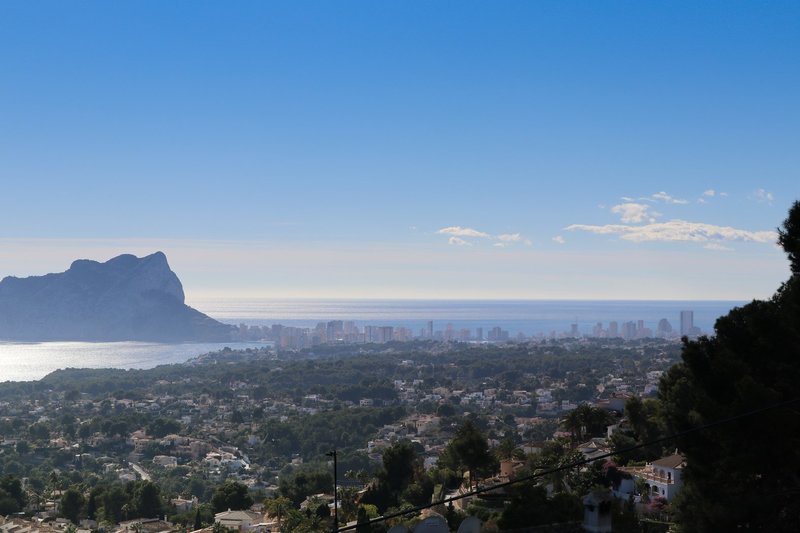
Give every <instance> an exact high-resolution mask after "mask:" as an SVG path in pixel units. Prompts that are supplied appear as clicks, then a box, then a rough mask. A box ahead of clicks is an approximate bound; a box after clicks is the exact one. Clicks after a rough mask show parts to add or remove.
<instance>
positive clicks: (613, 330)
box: [608, 320, 619, 338]
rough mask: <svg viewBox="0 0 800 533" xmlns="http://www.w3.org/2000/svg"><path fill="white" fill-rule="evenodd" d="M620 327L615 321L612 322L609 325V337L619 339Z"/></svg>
mask: <svg viewBox="0 0 800 533" xmlns="http://www.w3.org/2000/svg"><path fill="white" fill-rule="evenodd" d="M618 328H619V326H618V325H617V322H616V321H615V320H612V321H611V322H609V323H608V336H609V337H612V338H614V337H619V329H618Z"/></svg>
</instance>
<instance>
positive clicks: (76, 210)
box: [0, 0, 800, 302]
mask: <svg viewBox="0 0 800 533" xmlns="http://www.w3.org/2000/svg"><path fill="white" fill-rule="evenodd" d="M798 24H800V3H798V2H779V1H771V2H754V1H753V2H738V1H724V2H713V1H704V2H640V1H635V2H625V1H615V2H610V1H609V2H604V1H585V2H572V1H564V0H558V1H551V2H546V1H541V2H530V1H499V2H498V1H484V2H471V1H466V0H459V1H457V2H444V1H438V2H437V1H422V0H419V1H409V0H403V1H399V0H398V1H382V2H375V1H365V2H357V1H346V2H335V1H325V2H310V1H300V0H292V1H286V2H277V1H272V2H261V1H258V2H245V1H238V2H228V1H216V2H203V1H191V2H189V1H171V2H164V1H152V2H148V1H128V2H125V1H118V2H106V1H102V2H100V1H96V2H91V1H84V2H64V1H54V2H46V1H36V2H30V1H11V0H6V1H3V2H0V276H5V275H17V276H25V275H32V274H42V273H45V272H55V271H63V270H65V269H66V268H68V266H69V264H70V262H71V261H72V260H73V259H76V258H78V257H81V258H91V259H97V260H106V259H108V258H110V257H112V256H114V255H117V254H119V253H123V252H130V253H136V254H137V255H143V254H147V253H152V252H153V251H156V250H162V251H164V252H165V253H166V254H167V257H168V258H169V260H170V264H171V265H172V267H173V269H174V270H175V271H176V272H177V274H178V275H179V276H180V278H181V279H182V281H183V283H184V288H185V290H186V293H187V297H188V299H189V300H190V302H191V300H192V299H193V298H204V297H214V296H226V295H227V296H234V297H241V296H253V297H358V298H361V297H408V298H548V299H550V298H620V299H631V298H635V299H640V298H642V299H645V298H665V299H673V298H675V299H750V298H765V297H768V296H769V295H770V294H771V293H772V292H773V291H774V289H775V288H776V287H777V286H778V284H779V283H780V282H781V281H783V280H784V279H785V278H786V277H787V276H788V265H787V262H786V260H785V258H784V256H783V254H782V252H781V251H780V250H779V249H777V248H776V246H775V245H774V240H775V237H774V231H775V228H776V227H777V226H778V225H779V224H780V223H781V222H782V220H783V219H784V218H785V216H786V213H787V209H788V208H789V206H790V205H791V203H792V202H793V201H794V200H796V199H798V198H800V185H799V184H800V179H798V178H799V176H798V168H800V143H799V141H800V106H799V105H798V104H800V31H798V29H797V28H798Z"/></svg>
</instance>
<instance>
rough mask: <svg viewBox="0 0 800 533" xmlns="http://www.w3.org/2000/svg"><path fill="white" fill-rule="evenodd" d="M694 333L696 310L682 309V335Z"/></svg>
mask: <svg viewBox="0 0 800 533" xmlns="http://www.w3.org/2000/svg"><path fill="white" fill-rule="evenodd" d="M693 333H694V311H681V336H684V335H692V334H693Z"/></svg>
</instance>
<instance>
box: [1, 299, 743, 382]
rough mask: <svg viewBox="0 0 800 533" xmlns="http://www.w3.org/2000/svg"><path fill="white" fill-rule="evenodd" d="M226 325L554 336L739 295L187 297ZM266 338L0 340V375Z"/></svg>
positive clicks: (178, 357)
mask: <svg viewBox="0 0 800 533" xmlns="http://www.w3.org/2000/svg"><path fill="white" fill-rule="evenodd" d="M187 303H188V304H189V305H192V306H193V307H195V308H197V309H199V310H200V311H202V312H204V313H206V314H208V315H209V316H211V317H213V318H216V319H217V320H220V321H222V322H225V323H228V324H242V323H244V324H248V325H258V326H269V325H272V324H283V325H285V326H295V327H315V326H316V325H317V324H318V323H319V322H325V321H331V320H342V321H353V322H355V324H356V325H357V326H359V327H363V326H366V325H374V326H395V327H405V328H409V329H410V330H411V331H412V332H413V333H414V334H418V333H419V331H420V330H421V329H422V328H425V327H426V325H427V322H428V321H433V323H434V330H443V329H445V328H446V327H447V325H448V324H450V325H452V327H453V328H454V329H456V330H460V329H470V330H472V331H475V329H476V328H482V329H483V332H484V335H485V334H486V333H487V332H488V330H489V329H490V328H492V327H496V326H497V327H500V328H502V329H504V330H507V331H509V334H510V335H511V336H512V338H513V337H514V336H516V335H517V334H523V335H526V336H536V335H551V334H554V335H556V336H557V335H559V334H561V333H563V332H566V331H569V330H570V328H571V324H573V323H577V324H578V331H579V332H580V333H581V334H589V333H590V332H591V329H592V327H593V326H594V325H595V324H597V323H598V322H599V323H601V324H602V325H603V327H607V326H608V323H609V322H611V321H616V322H618V323H619V324H620V325H621V324H622V323H623V322H627V321H638V320H642V321H643V322H644V325H645V327H649V328H651V329H653V330H655V328H656V325H657V323H658V321H659V320H660V319H662V318H666V319H667V320H669V321H670V323H671V324H672V326H673V328H679V325H680V319H679V317H680V312H681V311H685V310H690V311H693V313H694V325H696V326H698V327H699V328H700V329H701V330H703V332H704V333H712V332H713V325H714V322H715V321H716V319H717V318H718V317H720V316H722V315H724V314H726V313H727V312H728V311H730V309H732V308H733V307H736V306H738V305H741V304H743V303H744V302H737V301H678V300H670V301H646V300H627V301H625V300H493V301H487V300H321V299H319V300H311V299H303V300H300V299H293V300H273V299H241V298H239V299H234V298H218V299H196V300H192V301H188V302H187ZM264 344H265V343H183V344H161V343H146V342H41V343H18V342H0V382H2V381H29V380H35V379H41V378H42V377H44V376H45V375H47V374H48V373H50V372H52V371H54V370H57V369H60V368H70V367H72V368H123V369H128V368H153V367H155V366H158V365H161V364H170V363H183V362H185V361H187V360H189V359H191V358H193V357H196V356H198V355H202V354H205V353H208V352H212V351H217V350H220V349H222V348H224V347H225V346H230V347H231V348H251V347H260V346H264Z"/></svg>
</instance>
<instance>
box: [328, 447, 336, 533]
mask: <svg viewBox="0 0 800 533" xmlns="http://www.w3.org/2000/svg"><path fill="white" fill-rule="evenodd" d="M325 455H327V456H328V457H333V533H338V531H339V484H338V483H339V482H338V473H337V465H336V450H332V451H330V452H328V453H326V454H325Z"/></svg>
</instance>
